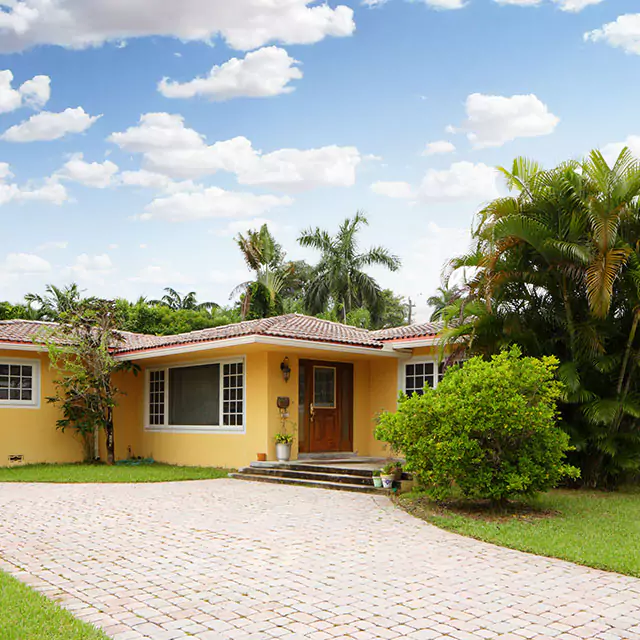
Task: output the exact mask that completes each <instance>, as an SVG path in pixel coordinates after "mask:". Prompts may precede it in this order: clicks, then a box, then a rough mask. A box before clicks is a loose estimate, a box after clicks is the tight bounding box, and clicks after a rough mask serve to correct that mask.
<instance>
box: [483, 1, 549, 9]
mask: <svg viewBox="0 0 640 640" xmlns="http://www.w3.org/2000/svg"><path fill="white" fill-rule="evenodd" d="M494 2H497V3H498V4H509V5H516V6H519V7H537V6H538V5H539V4H540V3H541V2H542V0H494Z"/></svg>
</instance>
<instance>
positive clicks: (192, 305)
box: [150, 287, 218, 311]
mask: <svg viewBox="0 0 640 640" xmlns="http://www.w3.org/2000/svg"><path fill="white" fill-rule="evenodd" d="M164 292H165V294H164V295H163V296H162V298H160V300H151V301H150V304H155V305H161V306H164V307H169V309H172V310H173V311H181V310H183V309H186V310H188V311H210V310H211V309H214V308H215V307H217V306H218V305H217V304H216V303H215V302H198V296H197V295H196V292H195V291H189V293H186V294H185V295H182V294H180V293H178V292H177V291H176V290H175V289H172V288H171V287H165V288H164Z"/></svg>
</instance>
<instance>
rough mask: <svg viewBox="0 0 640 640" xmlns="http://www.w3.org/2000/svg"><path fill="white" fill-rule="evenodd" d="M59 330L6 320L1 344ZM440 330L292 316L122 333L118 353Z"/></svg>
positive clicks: (368, 338) (355, 342)
mask: <svg viewBox="0 0 640 640" xmlns="http://www.w3.org/2000/svg"><path fill="white" fill-rule="evenodd" d="M55 327H56V324H55V323H53V322H36V321H33V320H2V321H0V345H1V344H2V343H32V342H34V340H35V341H36V342H37V341H38V338H40V339H43V338H44V337H45V335H46V334H47V333H48V332H49V331H50V330H51V329H55ZM440 329H441V324H440V323H424V324H417V325H410V326H405V327H395V328H393V329H381V330H379V331H368V330H366V329H359V328H357V327H351V326H348V325H344V324H340V323H339V322H331V321H329V320H322V319H320V318H314V317H311V316H304V315H300V314H295V313H292V314H287V315H283V316H277V317H275V318H264V319H261V320H246V321H244V322H238V323H236V324H227V325H224V326H221V327H213V328H210V329H201V330H200V331H190V332H188V333H179V334H175V335H170V336H153V335H146V334H142V333H132V332H129V331H122V332H121V334H122V337H123V341H122V342H121V343H118V344H117V345H115V351H116V352H117V353H132V352H138V351H145V350H152V349H159V348H163V347H172V346H179V345H187V344H195V343H200V342H215V341H217V340H225V339H229V338H238V337H243V336H269V337H274V338H287V339H290V340H309V341H313V342H323V343H332V344H344V345H351V346H359V347H370V348H373V349H381V348H382V347H383V346H384V343H385V342H387V341H394V340H403V339H405V340H406V339H412V338H418V337H429V336H433V335H436V334H437V333H438V331H439V330H440Z"/></svg>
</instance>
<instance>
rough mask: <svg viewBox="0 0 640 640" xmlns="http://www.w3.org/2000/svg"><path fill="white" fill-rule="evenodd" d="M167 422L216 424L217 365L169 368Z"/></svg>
mask: <svg viewBox="0 0 640 640" xmlns="http://www.w3.org/2000/svg"><path fill="white" fill-rule="evenodd" d="M169 424H173V425H182V426H190V425H193V426H201V425H210V426H214V425H219V424H220V365H219V364H209V365H203V366H198V367H179V368H176V369H170V370H169Z"/></svg>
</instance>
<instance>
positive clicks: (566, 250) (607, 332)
mask: <svg viewBox="0 0 640 640" xmlns="http://www.w3.org/2000/svg"><path fill="white" fill-rule="evenodd" d="M501 171H502V173H503V175H504V177H505V179H506V181H507V185H508V186H509V187H510V188H511V189H512V190H514V191H515V195H513V196H510V197H506V198H500V199H498V200H495V201H494V202H492V203H490V204H489V205H488V206H487V207H486V208H485V209H484V210H483V211H481V212H480V215H479V219H478V223H477V226H476V227H475V229H474V234H473V235H474V239H475V247H474V248H473V250H472V251H471V252H470V253H469V254H468V255H466V256H463V257H461V258H459V259H457V260H455V261H454V265H453V266H454V268H461V267H464V268H469V267H473V269H474V270H475V275H474V276H473V277H472V278H471V279H470V280H469V295H468V297H467V298H466V299H463V300H456V301H454V302H453V303H452V304H451V305H449V307H448V308H447V309H445V310H444V312H443V315H444V316H445V317H446V318H448V319H451V318H456V320H457V323H456V325H455V326H453V327H451V328H450V329H449V331H448V337H449V340H450V341H451V343H452V344H454V345H460V344H461V342H460V340H461V339H465V340H466V342H467V344H468V345H469V347H470V348H471V349H472V350H475V351H477V352H481V353H493V352H495V351H496V350H498V349H500V348H501V347H504V346H506V345H508V344H511V343H518V344H520V345H521V346H522V348H523V349H524V350H525V351H526V352H527V354H528V355H547V354H555V355H557V356H558V357H559V358H560V361H561V366H560V367H559V370H558V375H559V377H560V378H561V379H562V380H563V382H564V383H565V389H566V391H565V397H564V403H563V406H562V414H563V418H564V424H565V427H566V428H567V430H568V431H569V433H570V434H571V436H572V439H573V444H574V445H575V447H576V450H577V451H576V454H575V457H576V458H577V460H578V461H579V463H580V466H581V467H582V473H583V477H584V478H585V480H586V482H587V483H589V484H591V485H594V486H595V485H614V484H616V483H617V482H619V481H620V480H622V479H624V477H625V475H627V474H629V473H635V472H637V471H638V470H640V422H639V419H640V380H639V378H638V366H637V365H638V364H639V363H640V345H639V344H638V337H639V336H638V335H637V328H638V322H639V320H640V245H639V243H638V238H639V237H640V204H639V197H640V163H638V161H637V160H636V159H635V158H634V157H633V156H632V154H631V153H630V152H629V150H627V149H625V150H623V151H622V152H621V154H620V155H619V157H618V158H617V160H616V161H615V163H614V164H613V165H612V166H610V165H609V164H608V163H607V162H606V161H605V159H604V157H603V156H602V154H601V153H600V152H598V151H593V152H592V153H591V154H590V155H589V156H588V158H586V159H585V160H584V161H582V162H573V161H572V162H567V163H563V164H561V165H560V166H558V167H556V168H554V169H551V170H544V169H542V168H541V167H540V166H539V165H538V164H536V163H534V162H531V161H528V160H525V159H522V158H520V159H517V160H516V161H515V162H514V164H513V166H512V168H511V169H510V170H506V169H501Z"/></svg>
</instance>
